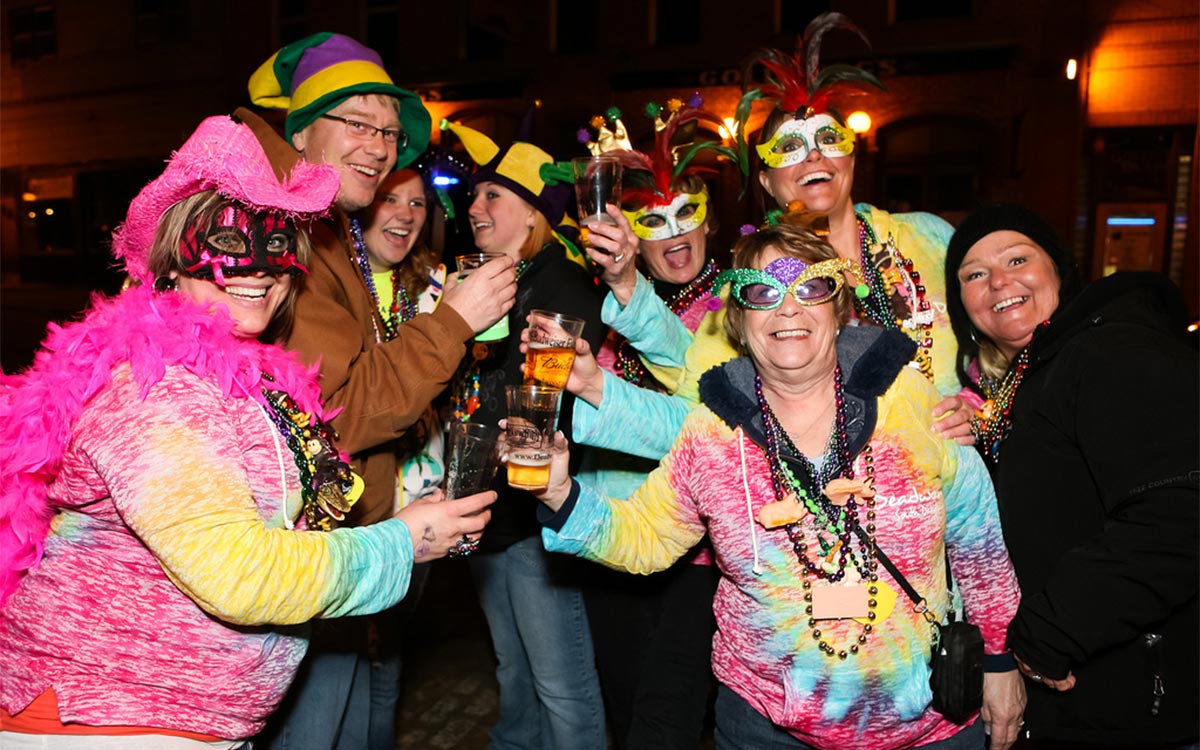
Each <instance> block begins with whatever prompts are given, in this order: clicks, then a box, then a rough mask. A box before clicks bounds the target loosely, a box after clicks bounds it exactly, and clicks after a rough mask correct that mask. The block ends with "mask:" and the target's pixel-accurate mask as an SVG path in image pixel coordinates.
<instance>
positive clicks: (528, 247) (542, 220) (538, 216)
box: [520, 198, 558, 260]
mask: <svg viewBox="0 0 1200 750" xmlns="http://www.w3.org/2000/svg"><path fill="white" fill-rule="evenodd" d="M522 200H524V198H522ZM526 205H529V204H528V202H526ZM529 207H530V208H533V206H529ZM557 241H558V240H557V239H555V237H554V228H553V227H551V226H550V222H549V221H546V217H545V216H543V215H542V212H541V211H538V210H537V209H536V208H534V209H533V226H532V227H530V228H529V236H528V237H526V238H525V242H524V243H523V244H522V245H521V254H520V258H521V260H533V259H534V257H535V256H536V255H537V254H538V253H540V252H541V251H542V248H543V247H545V246H546V245H547V244H549V243H551V242H557Z"/></svg>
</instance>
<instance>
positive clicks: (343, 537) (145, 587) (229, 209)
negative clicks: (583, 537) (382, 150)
mask: <svg viewBox="0 0 1200 750" xmlns="http://www.w3.org/2000/svg"><path fill="white" fill-rule="evenodd" d="M338 183H339V181H338V177H337V174H336V173H335V172H334V170H333V169H332V168H330V167H327V166H323V165H315V164H309V163H307V162H301V163H299V164H298V165H297V166H296V168H295V169H294V170H293V172H292V173H291V174H290V175H288V176H287V177H286V179H284V180H283V181H282V182H281V181H280V178H279V176H277V175H276V174H275V173H274V172H273V171H272V170H271V167H270V165H269V163H268V162H267V159H266V156H265V155H264V154H263V152H262V148H261V147H260V146H259V144H258V141H257V140H256V139H255V137H254V136H253V134H252V133H251V132H250V131H249V129H248V128H246V127H245V126H244V125H242V124H240V123H239V122H236V121H234V120H232V119H230V118H228V117H212V118H209V119H207V120H205V121H204V122H203V123H201V125H200V127H199V128H198V129H197V130H196V132H195V133H194V134H193V135H192V137H191V138H190V139H189V140H188V141H187V143H185V144H184V145H183V146H182V147H181V148H180V150H179V151H178V152H177V153H176V154H175V155H174V156H173V157H172V159H171V161H170V163H169V164H168V166H167V169H166V171H165V172H164V173H163V174H162V176H160V177H159V178H157V179H156V180H154V181H153V182H151V183H150V184H149V185H148V186H147V187H146V188H145V189H144V190H142V192H141V193H140V194H139V195H138V197H137V198H136V199H134V201H133V203H132V204H131V205H130V209H129V215H128V217H127V219H126V221H125V223H124V225H123V226H122V227H121V228H120V229H118V231H117V233H116V235H115V236H114V242H113V251H114V254H115V255H116V256H117V257H118V258H119V259H120V260H121V261H122V262H123V263H124V265H125V268H126V270H127V271H128V273H129V275H130V277H131V281H132V283H131V284H130V286H129V287H128V288H127V289H126V290H125V291H123V292H122V293H121V294H120V295H118V296H116V297H114V298H111V299H102V298H97V299H96V300H95V301H94V303H93V306H92V308H91V309H90V310H89V311H88V312H87V314H86V315H85V316H84V317H83V319H82V320H81V321H79V322H76V323H71V324H68V325H65V326H62V327H58V326H53V327H52V328H51V331H50V334H49V336H48V338H47V340H46V342H45V344H44V348H43V350H42V351H41V352H39V353H38V355H37V358H36V360H35V362H34V364H33V365H32V366H31V367H30V368H29V369H28V370H26V371H25V372H23V373H21V374H19V375H16V376H0V434H2V439H0V466H2V467H3V470H2V472H0V745H3V746H4V747H6V748H9V747H11V748H25V747H38V748H55V749H59V748H97V747H121V748H154V749H155V750H158V749H159V748H237V747H245V746H246V738H249V737H251V736H253V735H254V734H255V733H256V732H257V731H258V730H259V729H260V728H261V727H262V725H263V722H264V721H265V719H266V718H267V716H268V715H270V713H271V712H272V711H273V710H274V709H275V707H276V705H277V704H278V703H279V700H280V699H281V698H282V697H283V695H284V693H285V691H286V690H287V687H288V684H289V683H290V682H291V680H292V678H293V676H294V675H295V672H296V669H297V667H298V666H299V664H300V660H301V658H302V657H303V655H304V651H305V648H306V644H307V641H306V638H305V635H306V628H305V627H304V624H305V623H306V622H307V621H309V620H311V619H313V618H317V617H340V616H345V615H360V614H369V613H372V612H376V611H379V610H382V609H385V608H387V607H390V606H392V605H394V604H395V603H396V602H398V601H399V600H400V599H402V598H403V597H404V595H405V593H406V590H407V587H408V582H409V576H410V574H411V571H412V565H413V563H414V562H420V561H424V560H431V559H434V558H437V557H441V556H444V555H445V554H446V552H447V550H448V549H449V548H450V547H452V546H453V545H454V543H455V542H457V541H458V540H460V539H461V538H462V536H463V535H464V534H467V535H469V536H471V537H472V538H477V537H478V536H479V535H480V534H481V533H482V531H483V527H484V525H485V523H486V522H487V520H488V518H489V511H488V510H487V506H488V505H489V504H490V503H491V502H492V501H493V500H494V498H495V493H492V492H487V493H482V494H480V495H475V496H472V497H468V498H463V499H461V500H455V501H452V502H435V501H436V500H440V499H441V498H440V497H434V498H431V499H427V500H422V501H417V502H415V503H413V504H412V505H410V506H408V507H407V508H405V509H404V510H402V511H400V512H399V513H398V514H397V517H396V518H393V519H390V520H388V521H385V522H383V523H379V524H376V525H373V526H369V527H363V528H342V529H339V528H336V527H337V523H338V521H339V520H340V519H341V518H342V517H343V515H344V514H345V512H346V511H347V510H349V508H350V506H351V505H352V504H353V502H354V500H355V499H356V498H357V496H358V494H359V493H360V492H361V490H362V482H361V480H360V479H359V478H358V477H357V476H356V475H355V474H354V473H353V471H351V468H350V466H349V465H348V464H347V463H346V461H345V458H344V456H343V455H342V454H340V452H339V451H338V450H337V449H336V448H335V447H334V441H335V440H336V435H335V434H334V433H333V431H332V429H331V428H329V427H328V426H327V423H326V420H327V419H328V418H329V416H330V415H329V414H326V413H323V411H322V408H321V404H320V403H319V389H318V386H317V383H316V381H315V371H314V370H311V369H309V368H306V367H305V366H303V365H301V364H300V363H299V362H298V361H297V360H296V359H295V358H294V357H292V356H291V355H290V354H288V353H286V352H285V351H284V350H283V349H281V348H279V347H277V346H274V345H273V344H272V343H271V342H273V341H275V340H276V338H277V337H278V336H279V335H282V333H283V332H284V331H286V329H287V327H288V325H289V323H290V319H291V309H292V301H293V300H294V298H295V295H296V293H297V290H298V287H299V285H300V283H301V282H302V280H303V277H304V274H305V273H306V271H305V267H304V262H305V258H306V254H307V252H308V240H307V236H306V235H305V233H304V231H303V229H304V227H303V224H304V222H305V221H306V220H308V219H310V218H312V217H314V216H317V215H320V214H321V213H323V212H324V211H325V210H326V209H327V208H328V207H329V205H330V204H331V203H332V201H333V199H334V196H335V195H336V193H337V190H338Z"/></svg>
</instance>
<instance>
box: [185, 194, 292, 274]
mask: <svg viewBox="0 0 1200 750" xmlns="http://www.w3.org/2000/svg"><path fill="white" fill-rule="evenodd" d="M180 253H181V255H182V258H183V270H184V273H186V274H187V275H188V276H191V277H193V278H197V279H208V280H211V281H214V282H215V283H216V284H217V285H218V286H222V287H223V286H225V277H226V276H253V275H254V274H257V273H267V274H271V275H275V274H281V273H287V272H290V273H293V274H296V275H299V274H302V273H308V269H307V268H305V267H304V266H302V265H301V264H300V262H299V260H298V258H297V255H296V224H295V222H293V221H292V220H291V219H288V218H285V217H283V216H280V215H279V214H273V213H269V212H266V211H262V212H256V211H251V210H249V209H247V208H246V207H245V206H240V205H238V204H236V203H234V204H229V205H227V206H224V207H223V208H221V210H220V211H218V212H217V214H216V216H214V217H213V218H212V220H211V221H209V222H208V223H207V226H201V222H200V221H197V222H195V223H193V224H191V225H190V226H189V227H188V228H187V229H186V230H185V231H184V233H183V238H182V239H181V240H180Z"/></svg>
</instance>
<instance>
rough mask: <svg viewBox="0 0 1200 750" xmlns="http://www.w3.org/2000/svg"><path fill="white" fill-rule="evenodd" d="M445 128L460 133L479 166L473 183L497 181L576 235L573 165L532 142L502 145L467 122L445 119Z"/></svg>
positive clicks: (562, 230)
mask: <svg viewBox="0 0 1200 750" xmlns="http://www.w3.org/2000/svg"><path fill="white" fill-rule="evenodd" d="M441 128H442V130H449V131H450V132H452V133H454V134H455V135H457V136H458V139H459V140H460V141H461V142H462V144H463V147H464V148H466V150H467V154H468V155H469V156H470V157H471V160H472V161H474V162H475V164H476V165H478V166H477V168H476V170H475V173H474V174H473V175H471V185H472V187H474V186H475V185H478V184H479V183H481V182H495V183H497V184H500V185H503V186H504V187H506V188H508V189H509V190H511V191H513V192H514V193H516V194H517V195H518V196H520V197H521V199H522V200H524V201H525V202H526V203H528V204H529V205H531V206H533V207H534V208H535V209H537V211H538V212H539V213H541V214H542V216H544V217H546V221H548V222H550V227H551V228H552V229H553V230H554V231H555V232H557V233H559V234H564V233H569V234H571V235H574V234H575V233H576V232H577V230H576V229H575V222H574V221H573V220H572V219H571V218H570V217H568V216H567V205H568V204H569V203H570V200H571V190H572V187H571V182H572V176H571V173H570V167H569V166H568V167H567V168H565V169H564V168H563V167H561V166H559V165H557V164H555V162H554V157H552V156H550V154H548V153H546V152H545V151H543V150H542V149H540V148H538V147H537V146H535V145H533V144H532V143H525V142H523V141H514V142H513V143H512V144H511V145H509V146H508V147H507V148H503V149H502V148H500V147H499V146H497V145H496V144H495V142H493V141H492V139H491V138H488V137H487V136H486V135H484V134H483V133H480V132H479V131H478V130H474V129H472V128H469V127H467V126H465V125H460V124H458V123H454V122H450V121H448V120H442V122H441Z"/></svg>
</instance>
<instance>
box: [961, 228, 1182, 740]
mask: <svg viewBox="0 0 1200 750" xmlns="http://www.w3.org/2000/svg"><path fill="white" fill-rule="evenodd" d="M946 297H947V302H948V304H949V307H950V317H951V321H952V324H953V326H954V332H955V335H956V337H957V339H958V346H959V352H960V353H962V354H963V355H964V360H963V361H962V362H959V363H958V366H959V371H960V375H961V376H962V377H963V380H964V382H965V383H967V384H968V385H970V386H972V387H974V388H977V389H978V390H979V391H980V393H981V394H982V395H983V397H984V398H985V399H987V401H986V402H985V403H984V405H983V406H982V407H981V409H980V411H979V413H978V414H977V416H976V419H975V420H974V421H973V425H972V426H973V428H974V430H975V434H976V438H977V445H978V446H979V449H980V451H981V452H983V453H984V456H985V458H986V459H987V460H988V462H989V464H990V465H991V468H992V472H993V479H994V480H995V484H996V494H997V497H998V498H999V502H1000V517H1001V521H1002V522H1003V526H1004V536H1005V540H1006V543H1007V544H1008V548H1009V552H1010V554H1011V556H1012V561H1013V565H1014V566H1015V567H1016V571H1017V576H1018V578H1019V579H1020V583H1021V591H1022V602H1021V606H1020V609H1019V610H1018V612H1017V615H1016V617H1015V618H1014V619H1013V621H1012V623H1011V625H1010V626H1009V630H1008V645H1009V647H1010V648H1011V649H1012V651H1013V654H1014V655H1015V657H1016V658H1017V660H1018V665H1019V666H1020V668H1021V671H1022V672H1023V673H1024V674H1025V676H1026V677H1027V678H1029V679H1030V680H1032V681H1033V682H1035V683H1040V684H1039V685H1030V690H1029V697H1028V701H1029V703H1028V707H1027V709H1026V713H1025V720H1026V722H1027V729H1028V730H1029V733H1030V736H1032V737H1035V738H1036V737H1041V738H1046V739H1048V740H1053V743H1052V744H1047V745H1046V746H1047V747H1050V746H1053V747H1055V748H1058V747H1068V746H1069V747H1077V746H1081V747H1091V746H1093V745H1094V746H1097V747H1115V746H1127V747H1137V748H1147V747H1172V748H1173V747H1189V746H1190V743H1192V742H1195V740H1196V738H1197V734H1198V730H1197V722H1198V718H1197V717H1198V711H1197V706H1198V705H1200V697H1198V692H1200V691H1198V688H1197V685H1198V683H1200V678H1198V673H1200V653H1198V642H1200V618H1198V611H1197V580H1198V577H1200V564H1198V562H1197V548H1198V533H1197V532H1198V526H1200V515H1198V511H1200V489H1198V487H1200V484H1198V479H1197V478H1198V476H1200V471H1198V465H1197V463H1198V460H1197V457H1198V454H1200V447H1198V446H1200V439H1198V433H1200V428H1198V422H1197V413H1198V406H1197V394H1198V392H1200V385H1198V382H1197V372H1198V368H1197V356H1196V350H1195V348H1194V347H1192V346H1189V345H1188V343H1187V342H1186V341H1185V340H1184V339H1183V331H1184V321H1185V318H1184V316H1185V311H1184V309H1183V305H1182V302H1181V300H1180V298H1179V294H1178V291H1177V290H1176V289H1175V288H1174V287H1173V286H1172V285H1171V284H1170V283H1169V282H1168V281H1166V280H1165V279H1163V278H1162V277H1161V276H1158V275H1157V274H1151V273H1119V274H1115V275H1113V276H1109V277H1107V278H1104V279H1101V280H1099V281H1096V282H1094V283H1092V284H1090V285H1088V286H1087V287H1085V288H1083V289H1082V290H1081V289H1079V283H1078V278H1077V275H1076V273H1075V270H1074V267H1073V263H1072V261H1071V258H1070V255H1069V254H1068V253H1067V252H1066V250H1065V249H1064V248H1063V247H1062V245H1061V244H1060V243H1059V242H1058V239H1057V238H1056V237H1055V235H1054V232H1053V231H1052V230H1051V229H1050V228H1049V226H1048V225H1047V224H1046V223H1045V222H1044V221H1042V220H1041V219H1040V218H1038V217H1037V216H1036V215H1034V214H1033V213H1031V212H1030V211H1028V210H1027V209H1024V208H1022V207H1019V206H1011V205H1009V206H992V207H988V208H983V209H980V210H978V211H976V212H975V213H973V214H972V215H971V216H969V217H968V218H967V219H966V220H965V221H964V222H963V224H962V226H961V227H960V228H959V229H958V231H957V232H956V233H955V235H954V237H953V239H952V240H951V242H950V246H949V249H948V252H947V258H946ZM1067 743H1078V744H1070V745H1068V744H1067Z"/></svg>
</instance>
